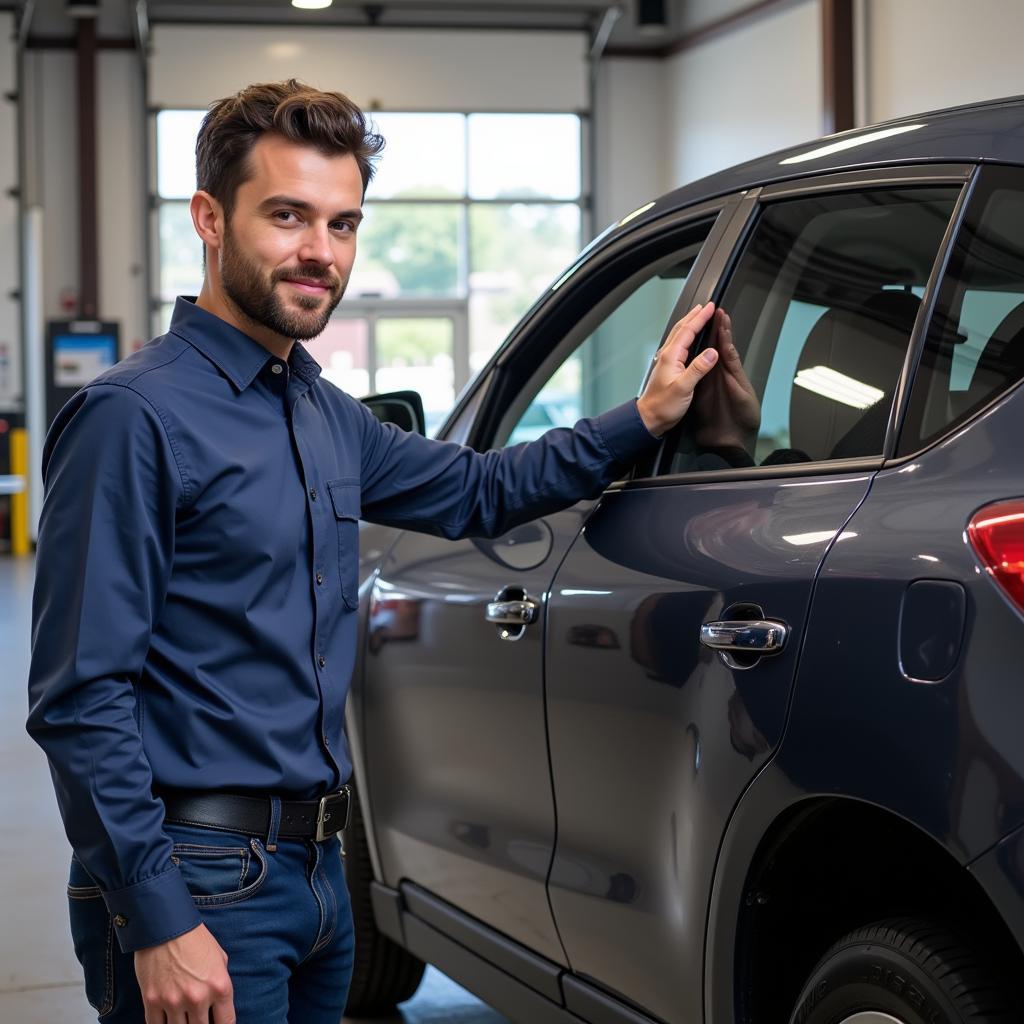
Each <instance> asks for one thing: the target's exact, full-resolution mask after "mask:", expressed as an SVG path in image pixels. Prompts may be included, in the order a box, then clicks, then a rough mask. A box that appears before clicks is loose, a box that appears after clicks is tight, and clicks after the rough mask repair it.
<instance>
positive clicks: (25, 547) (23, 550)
mask: <svg viewBox="0 0 1024 1024" xmlns="http://www.w3.org/2000/svg"><path fill="white" fill-rule="evenodd" d="M10 436H11V473H13V474H14V475H15V476H20V477H21V478H22V479H23V480H24V481H25V489H24V490H23V491H21V492H19V493H18V494H12V495H11V554H12V555H27V554H29V553H30V551H31V550H32V547H31V541H30V538H29V533H28V431H26V430H25V429H24V428H16V429H14V430H12V431H11V435H10Z"/></svg>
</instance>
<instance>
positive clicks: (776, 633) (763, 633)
mask: <svg viewBox="0 0 1024 1024" xmlns="http://www.w3.org/2000/svg"><path fill="white" fill-rule="evenodd" d="M788 636H789V627H788V626H787V625H786V624H785V623H784V622H773V621H771V620H770V619H760V620H756V619H755V620H751V621H745V620H739V621H728V620H727V621H723V622H705V623H704V624H703V625H702V626H701V627H700V642H701V643H702V644H703V645H704V646H705V647H710V648H712V649H713V650H716V651H722V652H728V653H734V654H756V655H758V656H761V655H765V654H778V653H779V651H781V650H782V649H783V647H785V646H786V639H787V638H788Z"/></svg>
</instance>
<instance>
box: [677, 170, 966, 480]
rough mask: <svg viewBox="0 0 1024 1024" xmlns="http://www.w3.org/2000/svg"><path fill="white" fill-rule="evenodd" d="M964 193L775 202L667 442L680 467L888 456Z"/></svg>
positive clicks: (726, 299) (875, 193) (741, 265)
mask: <svg viewBox="0 0 1024 1024" xmlns="http://www.w3.org/2000/svg"><path fill="white" fill-rule="evenodd" d="M958 194H959V190H958V189H956V188H931V189H924V188H921V189H912V188H907V189H878V190H872V191H866V192H839V193H834V194H823V195H820V196H812V197H809V198H801V199H791V200H785V201H781V202H777V203H775V204H773V205H769V206H766V207H765V209H764V210H763V212H762V214H761V216H760V219H759V221H758V224H757V226H756V228H755V230H754V232H753V234H752V236H751V239H750V241H749V242H748V243H747V246H746V248H745V250H744V252H743V254H742V256H741V257H740V260H739V262H738V264H737V267H736V270H735V271H734V273H733V275H732V278H731V279H730V281H729V283H728V285H727V287H726V289H725V293H724V295H723V296H722V299H721V303H720V306H721V310H722V313H723V314H725V315H727V316H728V317H729V318H730V319H729V321H728V322H723V321H721V320H720V321H719V323H718V325H717V329H715V328H713V329H712V331H711V332H710V335H711V338H712V341H713V343H714V344H715V345H716V347H718V348H719V349H720V351H721V352H722V358H721V359H720V361H719V363H718V365H717V366H715V368H714V369H713V370H712V371H711V373H710V374H708V376H707V378H706V379H705V380H704V381H703V382H702V383H701V385H700V387H699V388H698V389H697V393H696V396H695V398H694V402H693V406H692V407H691V409H690V412H689V413H688V415H687V416H686V418H685V419H684V421H683V423H682V424H681V425H680V428H679V429H678V430H677V431H676V437H675V439H674V440H675V444H671V443H670V445H669V449H670V450H672V449H674V451H673V455H672V458H671V461H670V463H669V467H668V468H669V469H670V471H672V472H685V471H690V470H711V469H727V468H730V467H743V466H752V465H773V464H779V463H793V462H810V461H820V460H828V459H843V458H857V457H868V456H879V455H881V454H882V449H883V442H884V440H885V433H886V428H887V424H888V421H889V412H890V409H891V407H892V403H893V398H894V396H895V393H896V386H897V384H898V382H899V379H900V374H901V372H902V369H903V363H904V360H905V358H906V355H907V345H908V342H909V340H910V335H911V331H912V330H913V327H914V322H915V320H916V318H917V313H918V309H919V307H920V304H921V299H920V296H921V294H922V292H923V290H924V286H925V284H926V282H927V280H928V276H929V274H930V273H931V270H932V265H933V263H934V262H935V257H936V254H937V253H938V251H939V246H940V244H941V242H942V237H943V234H944V232H945V230H946V226H947V224H948V223H949V219H950V216H951V214H952V211H953V207H954V205H955V203H956V199H957V196H958ZM725 328H731V331H730V333H725ZM730 339H731V340H730ZM733 344H734V345H735V350H734V349H733ZM734 351H735V356H733V352H734ZM737 357H738V358H737ZM740 360H742V365H740Z"/></svg>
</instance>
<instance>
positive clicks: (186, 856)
mask: <svg viewBox="0 0 1024 1024" xmlns="http://www.w3.org/2000/svg"><path fill="white" fill-rule="evenodd" d="M165 827H166V826H165ZM167 830H168V832H170V831H171V829H170V828H169V827H168V828H167ZM172 838H173V836H172ZM171 860H172V861H173V862H174V863H175V864H176V865H177V867H178V870H179V871H180V872H181V877H182V878H183V879H184V880H185V885H186V886H187V887H188V891H189V892H190V893H191V894H192V901H193V902H194V903H195V905H196V906H197V907H219V906H226V905H228V904H231V903H241V902H242V901H243V900H247V899H248V898H249V897H250V896H252V895H253V894H254V893H255V892H256V890H257V889H259V887H260V886H261V885H262V884H263V880H264V879H265V878H266V876H267V859H266V856H265V855H264V852H263V846H262V844H261V843H260V841H259V840H258V839H250V840H249V841H248V845H247V846H241V845H228V844H225V845H223V846H219V845H216V844H212V843H211V844H202V843H195V842H177V843H175V844H174V848H173V849H172V850H171Z"/></svg>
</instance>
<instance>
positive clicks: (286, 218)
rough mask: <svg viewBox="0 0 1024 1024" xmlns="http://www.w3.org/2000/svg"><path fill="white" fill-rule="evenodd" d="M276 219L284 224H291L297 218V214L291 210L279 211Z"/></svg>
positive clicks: (275, 215)
mask: <svg viewBox="0 0 1024 1024" xmlns="http://www.w3.org/2000/svg"><path fill="white" fill-rule="evenodd" d="M274 217H275V218H276V219H277V220H279V221H282V222H283V223H289V222H290V221H291V219H293V218H294V217H295V214H294V213H293V212H292V211H291V210H278V211H277V213H275V214H274Z"/></svg>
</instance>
